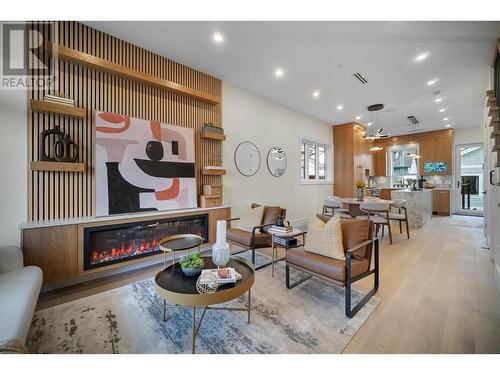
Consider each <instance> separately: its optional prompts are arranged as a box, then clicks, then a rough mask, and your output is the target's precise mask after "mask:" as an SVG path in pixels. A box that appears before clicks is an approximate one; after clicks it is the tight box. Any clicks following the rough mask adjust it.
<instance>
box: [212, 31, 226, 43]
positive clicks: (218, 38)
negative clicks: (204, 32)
mask: <svg viewBox="0 0 500 375" xmlns="http://www.w3.org/2000/svg"><path fill="white" fill-rule="evenodd" d="M212 38H213V40H214V42H216V43H222V42H223V41H224V37H223V36H222V34H221V33H218V32H216V33H214V34H213V35H212Z"/></svg>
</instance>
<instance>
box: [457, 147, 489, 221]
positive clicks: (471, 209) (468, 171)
mask: <svg viewBox="0 0 500 375" xmlns="http://www.w3.org/2000/svg"><path fill="white" fill-rule="evenodd" d="M455 160H456V163H455V176H456V185H455V186H456V192H457V193H456V194H455V197H456V201H455V211H456V213H458V214H462V215H478V216H482V215H483V212H484V190H485V187H484V179H483V174H484V173H483V162H484V147H483V144H481V143H473V144H467V145H457V146H456V148H455Z"/></svg>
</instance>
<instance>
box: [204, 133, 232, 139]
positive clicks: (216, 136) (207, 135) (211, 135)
mask: <svg viewBox="0 0 500 375" xmlns="http://www.w3.org/2000/svg"><path fill="white" fill-rule="evenodd" d="M201 138H203V139H214V140H216V141H225V140H226V136H225V135H224V134H220V133H216V132H201Z"/></svg>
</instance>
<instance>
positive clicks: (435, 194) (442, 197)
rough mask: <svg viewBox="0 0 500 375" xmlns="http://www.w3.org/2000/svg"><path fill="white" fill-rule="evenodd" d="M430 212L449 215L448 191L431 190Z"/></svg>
mask: <svg viewBox="0 0 500 375" xmlns="http://www.w3.org/2000/svg"><path fill="white" fill-rule="evenodd" d="M432 213H434V214H436V215H444V216H449V215H450V191H449V190H433V191H432Z"/></svg>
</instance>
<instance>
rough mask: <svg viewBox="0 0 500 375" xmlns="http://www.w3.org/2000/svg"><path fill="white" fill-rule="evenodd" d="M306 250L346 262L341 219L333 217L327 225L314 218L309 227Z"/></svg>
mask: <svg viewBox="0 0 500 375" xmlns="http://www.w3.org/2000/svg"><path fill="white" fill-rule="evenodd" d="M304 250H305V251H309V252H310V253H316V254H319V255H323V256H326V257H329V258H334V259H338V260H345V253H344V245H343V244H342V227H341V224H340V217H339V216H333V217H332V218H331V219H330V220H328V222H327V223H325V222H323V221H322V220H320V219H319V218H317V217H312V218H311V219H310V220H309V224H308V225H307V240H306V245H305V246H304Z"/></svg>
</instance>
